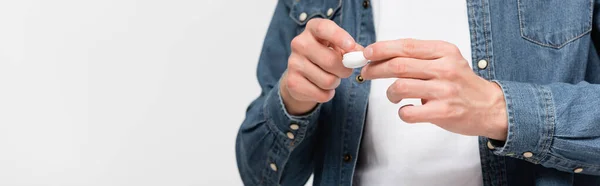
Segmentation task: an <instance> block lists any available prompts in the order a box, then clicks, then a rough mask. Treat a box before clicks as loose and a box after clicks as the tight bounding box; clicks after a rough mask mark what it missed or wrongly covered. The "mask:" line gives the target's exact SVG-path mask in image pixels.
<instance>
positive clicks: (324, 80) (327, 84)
mask: <svg viewBox="0 0 600 186" xmlns="http://www.w3.org/2000/svg"><path fill="white" fill-rule="evenodd" d="M300 73H301V74H302V75H304V77H306V78H307V79H308V80H309V81H311V82H312V83H313V84H315V85H317V87H319V88H321V89H323V90H333V89H335V88H337V87H338V86H339V85H340V82H341V79H340V78H339V77H337V76H335V75H333V74H330V73H328V72H326V71H324V70H323V69H321V68H320V67H318V66H317V65H315V64H313V63H312V62H310V61H308V60H305V61H304V65H303V68H302V69H301V70H300Z"/></svg>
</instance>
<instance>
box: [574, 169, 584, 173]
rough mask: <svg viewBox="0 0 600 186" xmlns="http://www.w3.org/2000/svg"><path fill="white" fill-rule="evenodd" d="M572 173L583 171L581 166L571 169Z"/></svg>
mask: <svg viewBox="0 0 600 186" xmlns="http://www.w3.org/2000/svg"><path fill="white" fill-rule="evenodd" d="M573 172H574V173H581V172H583V168H576V169H575V170H573Z"/></svg>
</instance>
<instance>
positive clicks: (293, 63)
mask: <svg viewBox="0 0 600 186" xmlns="http://www.w3.org/2000/svg"><path fill="white" fill-rule="evenodd" d="M303 68H304V64H302V60H300V59H298V58H295V57H290V58H289V59H288V69H291V70H292V71H295V70H302V69H303Z"/></svg>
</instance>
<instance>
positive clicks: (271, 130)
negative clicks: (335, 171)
mask: <svg viewBox="0 0 600 186" xmlns="http://www.w3.org/2000/svg"><path fill="white" fill-rule="evenodd" d="M291 2H292V1H291V0H290V1H287V0H280V1H279V2H278V3H277V7H276V8H275V13H274V15H273V18H272V20H271V23H270V25H269V28H268V31H267V36H266V38H265V41H264V43H263V48H262V52H261V55H260V59H259V63H258V68H257V77H258V81H259V83H260V85H261V89H262V92H261V94H260V96H259V97H258V98H257V99H256V100H254V101H253V102H252V103H251V104H250V106H249V107H248V109H247V111H246V118H245V119H244V121H243V123H242V125H241V127H240V129H239V131H238V134H237V140H236V157H237V164H238V169H239V172H240V175H241V177H242V180H243V182H244V184H245V185H279V184H284V185H289V184H303V183H306V181H307V180H308V178H309V177H310V175H311V173H312V167H313V163H312V162H313V161H312V147H313V144H314V137H312V136H313V135H312V134H313V133H314V131H315V128H316V121H317V118H318V115H319V110H320V105H318V106H317V108H316V109H314V110H313V111H312V112H311V113H308V114H307V115H304V116H292V115H290V114H289V113H288V112H287V111H286V110H285V107H284V105H283V102H282V100H281V97H280V94H279V83H278V82H279V79H280V77H281V76H282V74H283V73H284V71H285V69H286V67H287V59H288V56H289V54H290V51H291V50H290V42H291V40H292V39H293V38H294V37H295V36H296V33H297V29H298V26H297V24H296V23H295V22H293V20H292V19H290V18H289V16H288V14H289V11H290V6H291Z"/></svg>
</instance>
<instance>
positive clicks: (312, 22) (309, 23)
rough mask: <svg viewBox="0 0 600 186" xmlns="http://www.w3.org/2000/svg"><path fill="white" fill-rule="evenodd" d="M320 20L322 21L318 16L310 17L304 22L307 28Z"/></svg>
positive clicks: (312, 26)
mask: <svg viewBox="0 0 600 186" xmlns="http://www.w3.org/2000/svg"><path fill="white" fill-rule="evenodd" d="M320 21H322V20H321V19H319V18H314V19H310V20H308V22H307V23H306V27H308V28H314V27H315V26H316V25H318V24H319V22H320Z"/></svg>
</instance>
